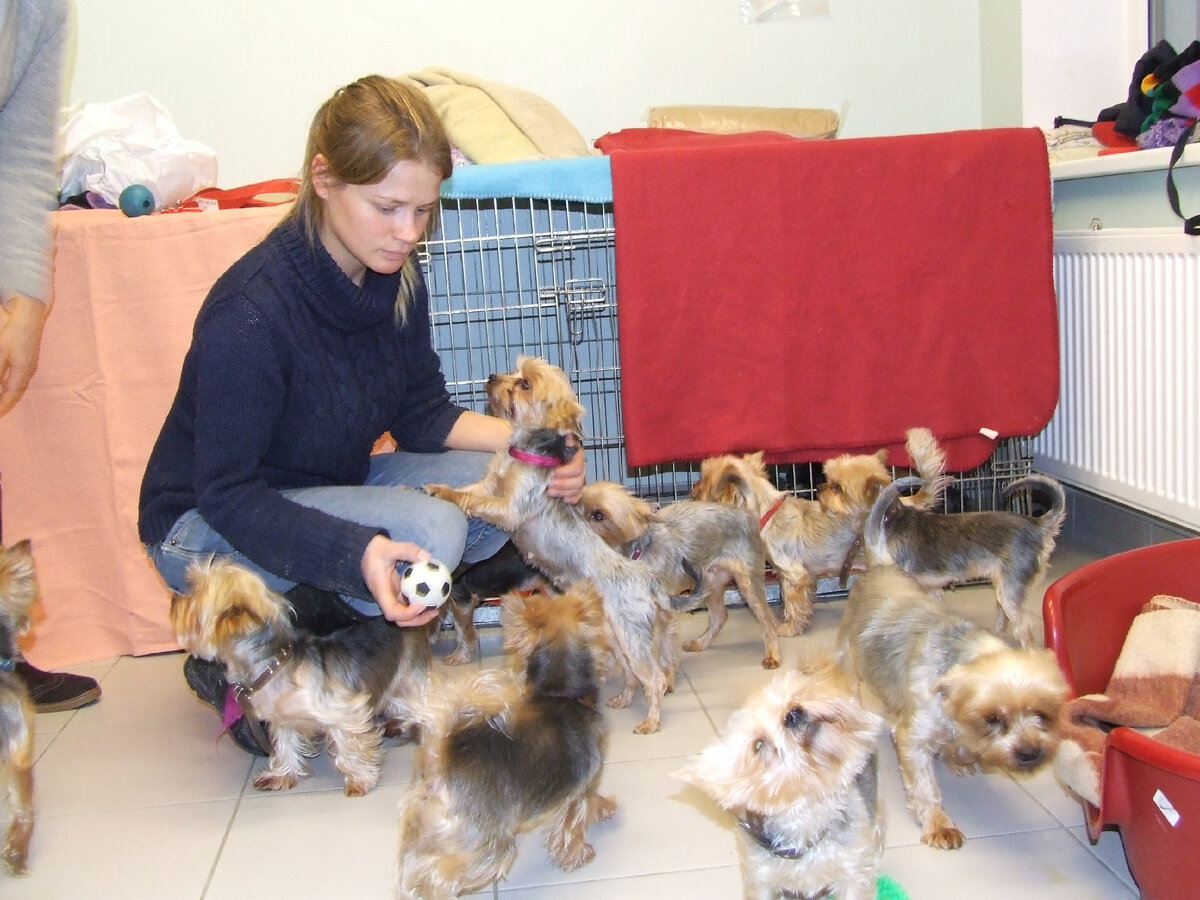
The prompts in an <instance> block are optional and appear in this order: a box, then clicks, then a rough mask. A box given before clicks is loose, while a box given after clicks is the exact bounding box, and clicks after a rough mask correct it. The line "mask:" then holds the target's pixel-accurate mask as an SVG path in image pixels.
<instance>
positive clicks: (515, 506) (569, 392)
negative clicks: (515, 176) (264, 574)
mask: <svg viewBox="0 0 1200 900" xmlns="http://www.w3.org/2000/svg"><path fill="white" fill-rule="evenodd" d="M486 389H487V394H488V400H489V404H490V406H491V409H492V412H493V413H494V414H495V415H497V416H500V417H501V418H504V419H506V420H507V421H509V422H511V423H512V426H513V436H512V440H511V443H510V445H509V447H508V449H507V451H505V450H501V451H499V452H497V453H496V454H495V455H494V456H493V457H492V461H491V462H490V463H489V464H488V468H487V471H486V472H485V473H484V476H483V478H481V479H480V480H479V481H477V482H475V483H473V484H469V485H466V486H465V487H461V488H453V487H450V486H449V485H445V484H430V485H426V486H425V490H426V491H427V492H428V493H430V494H432V495H433V496H435V497H440V498H441V499H443V500H449V501H450V502H452V503H455V504H457V505H458V506H459V508H460V509H462V510H463V511H464V512H465V513H467V515H470V516H476V517H478V518H481V519H484V520H486V521H488V522H491V523H492V524H493V525H496V526H498V527H500V528H502V529H504V530H505V531H507V532H508V533H509V534H510V535H511V536H512V542H513V543H514V544H515V545H516V547H517V549H518V550H520V551H521V553H522V554H524V556H525V559H526V561H528V562H529V563H530V564H531V565H533V566H535V567H536V568H537V569H538V570H539V571H541V572H543V573H545V575H546V577H547V578H549V579H550V581H552V582H553V583H554V584H555V585H557V586H558V587H560V588H563V589H566V588H569V587H571V586H573V585H576V584H577V583H579V582H581V581H583V580H585V579H586V580H587V581H588V582H589V583H590V584H591V586H592V588H593V589H594V590H595V591H596V592H597V593H598V594H599V595H600V598H601V600H602V601H603V608H604V617H605V621H606V622H607V624H608V633H609V639H610V646H611V647H612V649H613V656H614V657H615V658H616V660H617V662H618V664H619V665H620V666H621V669H622V671H623V673H624V676H625V683H624V686H623V687H622V689H621V691H620V693H619V694H617V696H615V697H613V698H612V699H610V700H609V701H608V705H609V706H612V707H616V708H621V707H625V706H628V705H629V704H630V703H631V702H632V701H633V696H634V694H635V693H636V691H637V688H638V686H640V687H641V688H642V691H643V692H644V693H645V695H646V705H647V712H646V718H645V719H644V720H643V721H642V722H641V723H639V724H638V725H637V727H636V728H634V732H635V733H637V734H651V733H653V732H655V731H658V729H659V725H660V722H661V718H662V704H663V698H664V697H665V695H666V694H667V693H668V692H669V691H670V690H672V688H673V687H674V680H675V670H676V668H677V666H678V663H679V647H678V642H677V639H676V634H675V613H674V611H673V610H672V607H671V600H670V598H669V597H668V596H667V593H666V591H665V590H664V589H663V587H662V585H660V584H659V583H658V579H657V578H656V577H655V576H654V574H653V572H651V571H650V569H649V568H648V567H646V566H641V565H638V564H637V563H635V562H634V561H633V560H630V559H627V558H625V557H624V556H622V555H621V554H619V553H618V552H617V551H616V550H614V549H613V548H612V547H610V546H608V545H607V544H606V543H604V540H603V539H602V538H601V537H600V536H599V535H597V534H596V533H595V532H593V531H592V529H591V528H589V527H588V525H587V523H586V522H584V520H583V517H582V515H581V514H580V513H579V511H578V510H576V509H575V508H574V507H572V506H571V505H570V504H568V503H566V502H565V501H563V500H560V499H557V498H554V497H550V496H549V495H548V494H547V493H546V485H547V484H548V483H549V480H550V477H551V473H552V472H553V470H554V468H555V467H557V466H559V465H561V464H562V463H563V462H565V461H566V460H568V459H569V458H570V454H572V453H575V452H578V450H579V448H578V447H575V446H569V445H568V443H567V439H568V438H569V437H574V438H575V439H576V440H581V439H582V431H583V425H582V421H583V415H584V409H583V406H582V405H581V404H580V403H579V400H578V399H577V398H576V396H575V392H574V390H573V389H572V388H571V383H570V381H569V380H568V379H567V376H566V374H565V373H564V372H563V371H562V369H560V368H558V367H557V366H554V365H551V364H550V363H548V362H546V360H544V359H540V358H537V357H527V356H521V357H518V358H517V368H516V370H515V371H513V372H511V373H508V374H492V375H491V376H489V377H488V382H487V388H486Z"/></svg>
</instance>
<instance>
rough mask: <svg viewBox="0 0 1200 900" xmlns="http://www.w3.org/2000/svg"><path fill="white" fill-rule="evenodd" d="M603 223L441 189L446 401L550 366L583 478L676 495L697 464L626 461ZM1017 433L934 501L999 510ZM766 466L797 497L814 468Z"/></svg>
mask: <svg viewBox="0 0 1200 900" xmlns="http://www.w3.org/2000/svg"><path fill="white" fill-rule="evenodd" d="M615 234H616V231H615V226H614V223H613V211H612V205H611V204H608V203H586V202H582V201H571V200H562V201H560V200H537V199H525V198H517V197H498V198H493V199H488V200H476V199H469V200H467V199H459V200H455V199H444V200H443V201H442V204H441V209H440V211H439V224H438V227H437V229H436V231H435V232H434V233H433V234H432V235H431V236H430V238H429V239H428V240H427V241H426V242H425V245H424V247H423V250H422V252H421V262H422V266H423V268H424V270H425V276H426V282H427V285H428V289H429V303H430V317H431V320H432V327H433V346H434V349H435V350H437V352H438V355H439V356H440V358H441V361H442V368H443V372H444V374H445V376H446V383H447V386H448V387H449V390H450V394H451V396H452V398H453V399H454V401H455V402H457V403H459V404H461V405H462V406H465V407H467V408H468V409H474V410H477V411H479V412H485V411H486V408H487V394H486V393H485V391H484V385H485V384H486V382H487V378H488V375H490V374H491V373H493V372H509V371H512V369H513V368H514V365H515V361H516V358H517V356H518V355H519V354H526V355H531V356H541V357H544V358H545V359H547V360H549V361H550V362H552V363H554V364H555V365H557V366H559V367H560V368H562V370H563V371H564V372H565V373H566V374H567V376H568V377H569V378H570V379H571V383H572V384H573V385H574V387H575V391H576V393H577V394H578V396H579V400H580V402H581V403H582V404H583V405H584V407H585V408H586V409H587V416H586V418H585V420H584V430H585V432H586V440H585V445H586V447H587V463H588V477H589V479H591V480H606V481H616V482H618V483H621V484H624V485H625V486H626V487H628V488H629V489H630V490H632V491H633V492H634V493H635V494H637V495H638V496H641V497H645V498H647V499H649V500H651V501H655V502H659V503H669V502H671V501H673V500H678V499H682V498H684V497H686V496H688V493H689V492H690V490H691V486H692V484H693V483H694V482H695V481H696V479H697V477H698V470H699V465H698V464H694V463H676V464H669V465H659V466H648V467H639V468H631V467H629V466H628V465H627V464H626V461H625V440H624V433H623V429H622V425H621V423H622V415H621V383H620V382H621V364H620V348H619V346H618V341H617V284H616V267H615V253H614V246H615ZM915 424H919V423H915ZM1028 443H1029V442H1028V439H1027V438H1010V439H1007V440H1003V441H1001V442H999V443H998V445H997V449H996V452H995V453H994V454H993V455H992V458H991V459H989V460H988V461H987V462H986V463H985V464H984V465H982V466H980V467H979V468H978V469H974V470H972V471H970V472H965V473H962V474H960V475H959V476H957V477H956V480H955V482H954V484H953V485H952V486H951V487H950V488H949V489H948V490H947V491H946V493H945V495H944V498H943V501H942V504H941V505H942V509H943V511H947V512H965V511H969V510H979V509H999V508H1000V507H1001V502H1002V501H1001V497H1000V493H1001V491H1002V489H1003V488H1004V486H1005V485H1007V484H1008V483H1009V482H1010V481H1012V480H1014V479H1016V478H1019V477H1022V476H1024V475H1028V474H1029V473H1030V472H1031V470H1032V454H1031V452H1030V450H1029V446H1028ZM770 471H771V475H772V477H773V479H774V481H775V484H776V486H777V487H779V488H780V489H782V490H785V491H788V492H790V493H793V494H796V495H797V496H800V497H805V498H809V499H812V498H813V497H815V495H816V491H817V489H818V488H819V486H820V483H821V479H822V473H821V468H820V465H819V464H814V463H802V464H788V465H779V466H774V467H772V468H771V470H770ZM900 474H904V473H900ZM1025 502H1028V501H1025ZM839 590H840V586H839V585H838V584H837V582H836V580H833V579H825V580H824V581H822V582H821V583H820V584H819V585H818V592H819V593H822V594H825V593H836V592H838V591H839ZM735 596H736V595H735ZM732 599H733V598H731V600H732Z"/></svg>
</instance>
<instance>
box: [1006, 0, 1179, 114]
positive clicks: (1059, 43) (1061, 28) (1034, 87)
mask: <svg viewBox="0 0 1200 900" xmlns="http://www.w3.org/2000/svg"><path fill="white" fill-rule="evenodd" d="M1021 32H1022V44H1023V46H1024V51H1023V57H1024V58H1023V68H1022V100H1023V108H1024V118H1023V121H1022V124H1024V125H1036V126H1039V127H1041V128H1050V127H1052V126H1053V124H1054V119H1055V117H1056V116H1066V117H1067V118H1069V119H1082V120H1086V121H1092V120H1094V119H1095V118H1096V115H1097V114H1098V113H1099V112H1100V110H1102V109H1105V108H1106V107H1109V106H1113V105H1114V104H1117V103H1121V102H1122V101H1124V100H1125V98H1126V96H1127V95H1128V92H1129V81H1130V76H1132V74H1133V67H1134V65H1135V64H1136V63H1137V61H1138V58H1139V57H1141V55H1142V54H1143V53H1145V52H1146V48H1147V46H1148V11H1147V5H1146V0H1021ZM1177 49H1180V50H1182V49H1183V47H1182V46H1180V47H1178V48H1177Z"/></svg>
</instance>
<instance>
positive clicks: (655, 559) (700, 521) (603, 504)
mask: <svg viewBox="0 0 1200 900" xmlns="http://www.w3.org/2000/svg"><path fill="white" fill-rule="evenodd" d="M580 502H581V504H582V506H583V517H584V519H585V520H586V521H587V523H588V525H590V526H591V528H592V530H593V531H595V532H596V533H597V534H598V535H600V537H602V538H604V541H605V543H607V544H608V545H609V546H610V547H615V548H617V549H618V550H619V551H620V552H621V553H623V554H624V555H625V556H628V557H629V558H630V559H634V560H637V561H639V562H641V563H642V564H643V565H646V566H649V567H650V568H651V569H652V570H653V571H654V574H655V575H656V576H657V577H658V579H659V580H660V581H661V582H662V583H663V586H664V587H665V588H666V590H667V592H668V593H669V594H671V595H673V596H680V595H683V594H684V592H685V591H689V590H690V591H691V596H690V597H688V598H687V599H686V600H683V599H681V600H680V602H679V603H678V604H677V605H676V607H677V608H680V607H682V608H683V609H698V608H699V607H701V606H703V607H706V608H707V609H708V630H707V631H705V632H704V633H703V634H702V635H700V637H698V638H696V639H695V640H692V641H689V642H687V643H686V644H684V645H683V649H684V650H687V651H689V652H699V651H701V650H704V649H706V648H707V647H708V646H709V644H711V643H712V641H713V638H715V637H716V636H717V634H718V633H720V631H721V628H722V626H723V625H724V624H725V621H726V619H727V618H728V616H729V613H728V612H727V610H726V608H725V588H726V586H727V585H728V584H729V583H730V582H733V583H734V584H735V585H737V589H738V591H739V592H740V593H741V595H742V599H744V600H745V601H746V605H747V606H748V607H749V608H750V611H751V612H752V613H753V614H754V617H755V618H756V619H758V622H759V624H760V625H761V626H762V633H763V644H764V645H765V647H766V655H765V656H764V657H763V661H762V665H763V668H764V669H775V668H778V667H779V635H778V623H777V621H776V619H775V614H774V613H773V612H772V611H771V607H770V606H768V605H767V589H766V583H765V577H766V566H767V561H766V548H765V547H764V546H763V541H762V537H761V535H759V533H758V521H757V520H756V519H755V518H754V516H753V515H752V514H751V513H750V511H749V510H746V509H742V508H740V507H737V506H730V505H728V504H725V503H708V502H706V501H703V500H677V501H676V502H674V503H670V504H668V505H666V506H664V507H662V508H661V509H659V508H656V507H655V506H654V505H653V504H651V503H649V502H647V501H646V500H643V499H642V498H640V497H636V496H634V494H633V493H631V492H630V491H629V489H628V488H626V487H625V486H624V485H620V484H616V483H615V482H612V481H594V482H592V483H591V484H588V485H585V486H584V489H583V500H582V501H580Z"/></svg>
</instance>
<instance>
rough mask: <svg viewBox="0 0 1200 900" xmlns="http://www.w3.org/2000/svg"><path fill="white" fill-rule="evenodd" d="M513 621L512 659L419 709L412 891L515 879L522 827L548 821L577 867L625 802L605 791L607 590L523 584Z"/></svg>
mask: <svg viewBox="0 0 1200 900" xmlns="http://www.w3.org/2000/svg"><path fill="white" fill-rule="evenodd" d="M501 623H502V626H503V629H504V646H505V650H506V652H507V654H508V658H509V661H510V669H509V670H507V671H506V670H503V669H491V670H485V671H483V672H480V673H478V674H476V675H475V676H473V677H470V678H459V679H458V680H457V681H454V682H448V683H446V684H437V685H435V687H436V690H430V692H429V695H428V699H427V703H426V704H425V705H424V706H423V707H422V708H421V709H420V711H419V720H420V725H421V731H422V735H423V739H422V742H421V746H420V748H419V750H418V752H417V759H416V776H417V780H416V781H415V783H414V784H413V786H412V788H411V789H410V791H409V793H408V794H407V795H406V797H405V798H404V800H403V801H402V802H401V807H400V853H399V863H398V867H397V879H396V883H397V896H398V897H400V898H402V900H449V898H452V897H455V896H457V895H459V894H463V893H470V892H472V891H475V890H477V889H479V888H481V887H483V886H484V885H486V884H487V883H488V882H490V881H493V880H495V879H497V878H503V877H504V876H505V875H506V874H507V873H508V871H509V870H510V869H511V867H512V864H513V862H514V861H515V859H516V856H517V846H516V838H517V835H519V834H521V833H523V832H526V831H530V830H533V829H534V828H537V827H539V826H541V825H543V824H544V825H545V826H546V849H547V851H548V852H549V854H550V857H551V858H552V859H553V860H554V862H555V864H556V865H557V866H559V868H561V869H564V870H566V871H570V870H572V869H576V868H578V867H579V866H582V865H584V864H586V863H589V862H591V861H592V859H593V857H594V856H595V850H594V849H593V848H592V845H591V844H589V843H588V842H587V829H588V827H589V826H590V825H592V824H593V823H595V822H598V821H601V820H603V819H607V818H609V817H611V816H612V814H613V813H614V812H615V811H616V802H615V801H614V800H613V799H612V798H611V797H605V796H602V795H601V794H600V793H599V792H598V790H597V788H598V785H599V783H600V776H601V773H602V770H603V765H604V754H605V751H606V748H607V743H608V732H607V730H606V727H605V724H604V716H603V714H602V713H601V712H600V711H599V710H598V709H597V707H596V701H597V697H598V693H599V690H600V683H601V664H602V661H603V657H604V655H605V637H604V632H605V626H604V616H603V612H602V611H601V609H600V598H599V596H598V595H597V594H596V593H595V592H594V591H592V590H590V589H588V588H585V587H581V588H580V589H578V590H572V591H568V592H566V593H563V594H560V595H557V596H550V595H548V594H545V593H541V592H534V593H532V594H529V595H525V594H519V593H513V594H510V595H508V596H506V597H505V599H504V602H503V604H502V606H501Z"/></svg>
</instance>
